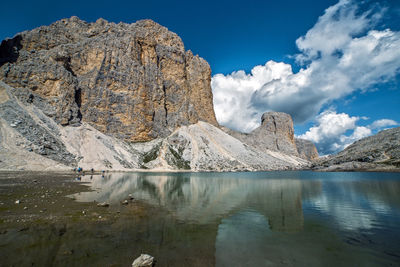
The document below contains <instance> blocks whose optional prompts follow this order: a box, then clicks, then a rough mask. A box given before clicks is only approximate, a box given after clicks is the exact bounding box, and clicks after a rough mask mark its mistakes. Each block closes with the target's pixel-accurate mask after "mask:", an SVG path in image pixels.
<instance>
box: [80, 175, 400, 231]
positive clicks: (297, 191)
mask: <svg viewBox="0 0 400 267" xmlns="http://www.w3.org/2000/svg"><path fill="white" fill-rule="evenodd" d="M306 174H307V173H306ZM309 174H310V175H309V176H306V177H304V172H302V173H301V175H303V177H300V178H299V176H298V175H297V174H296V173H290V172H289V173H286V177H287V178H282V177H281V173H276V175H274V173H272V174H271V173H268V174H265V175H262V174H260V173H258V174H257V175H252V174H246V175H237V174H216V173H210V174H198V173H197V174H196V173H173V174H170V173H164V174H154V173H125V174H124V173H116V174H109V175H106V176H105V177H101V176H93V177H89V176H84V177H83V178H82V181H86V182H89V183H90V185H91V187H92V188H93V189H95V191H92V192H84V193H80V194H77V195H75V198H76V199H77V200H78V201H85V202H90V201H98V202H109V203H118V202H120V201H121V200H123V199H124V198H126V197H127V196H128V195H129V194H132V195H133V196H134V197H135V198H136V199H138V200H141V201H145V202H147V203H149V204H152V205H157V206H161V207H164V208H166V209H168V210H169V211H171V212H172V213H173V214H174V216H176V218H177V219H178V220H181V221H185V222H194V223H198V224H204V223H210V222H219V221H220V220H221V219H223V218H227V217H229V216H231V215H233V214H235V213H237V212H241V211H245V210H249V209H250V210H253V211H255V212H257V213H258V214H261V215H262V216H264V217H265V219H266V220H267V221H268V226H269V228H270V229H271V230H273V231H282V232H296V231H299V230H301V229H302V228H303V225H304V215H303V212H304V210H306V211H307V210H309V211H311V212H314V213H319V214H321V215H322V216H326V217H327V220H332V221H334V222H335V223H336V224H337V225H336V227H338V228H341V229H342V230H348V231H355V230H359V229H371V228H374V227H380V226H382V224H386V223H387V222H386V221H383V222H382V216H397V215H398V212H399V207H400V194H399V192H400V182H399V180H396V179H395V180H387V179H383V180H379V179H359V178H358V176H357V175H356V176H354V175H352V174H349V173H338V174H336V176H335V177H334V178H333V179H332V177H331V175H332V174H329V175H330V178H329V179H321V176H324V175H320V176H319V177H318V179H315V178H313V175H315V174H314V173H309ZM395 176H396V175H395ZM397 176H398V175H397ZM397 176H396V177H397ZM277 177H278V178H277ZM307 177H308V178H307ZM310 177H311V178H310Z"/></svg>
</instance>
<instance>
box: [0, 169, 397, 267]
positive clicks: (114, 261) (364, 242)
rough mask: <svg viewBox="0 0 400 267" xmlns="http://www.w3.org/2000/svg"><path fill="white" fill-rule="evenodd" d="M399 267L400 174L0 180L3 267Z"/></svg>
mask: <svg viewBox="0 0 400 267" xmlns="http://www.w3.org/2000/svg"><path fill="white" fill-rule="evenodd" d="M142 253H145V254H149V255H152V256H153V257H154V258H155V259H156V266H229V267H231V266H400V173H378V172H346V173H344V172H343V173H340V172H312V171H280V172H278V171H277V172H238V173H212V172H210V173H190V172H184V173H150V172H143V173H106V174H105V175H101V174H93V175H91V174H87V175H83V176H80V177H79V178H78V177H77V176H76V175H75V174H67V173H64V174H63V173H37V172H1V173H0V266H131V264H132V262H133V260H134V259H135V258H137V257H138V256H140V254H142Z"/></svg>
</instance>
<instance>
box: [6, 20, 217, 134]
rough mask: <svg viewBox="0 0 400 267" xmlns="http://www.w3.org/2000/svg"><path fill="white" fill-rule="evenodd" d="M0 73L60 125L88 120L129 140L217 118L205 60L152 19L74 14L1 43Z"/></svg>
mask: <svg viewBox="0 0 400 267" xmlns="http://www.w3.org/2000/svg"><path fill="white" fill-rule="evenodd" d="M0 80H2V81H3V82H5V83H6V84H8V85H10V86H12V87H13V88H14V89H13V90H14V91H13V94H14V95H15V96H17V97H18V99H19V100H20V101H23V102H28V103H31V104H33V105H34V106H36V107H38V108H39V109H40V110H42V111H43V113H44V114H46V115H47V116H48V117H50V118H52V119H54V120H55V121H56V122H57V123H59V124H61V125H79V123H81V122H87V123H88V124H90V125H91V126H93V127H94V128H96V129H98V130H99V131H101V132H103V133H106V134H110V135H113V136H115V137H117V138H119V139H124V140H127V141H149V140H152V139H155V138H158V137H166V136H168V135H169V134H170V133H171V132H172V131H174V130H175V129H176V128H177V127H179V126H181V125H189V124H193V123H197V122H198V121H199V120H202V121H206V122H208V123H210V124H213V125H217V121H216V119H215V115H214V109H213V101H212V93H211V87H210V80H211V70H210V67H209V65H208V63H207V62H206V61H205V60H203V59H202V58H200V57H198V56H194V55H193V54H192V52H190V51H185V48H184V45H183V43H182V40H181V39H180V38H179V37H178V36H177V35H176V34H175V33H172V32H170V31H168V29H167V28H165V27H162V26H160V25H159V24H157V23H155V22H153V21H151V20H142V21H138V22H136V23H133V24H125V23H119V24H115V23H109V22H107V21H105V20H103V19H99V20H97V21H96V22H95V23H87V22H85V21H82V20H80V19H78V18H77V17H71V18H70V19H63V20H60V21H57V22H55V23H53V24H51V25H50V26H42V27H39V28H36V29H34V30H32V31H25V32H22V33H20V34H17V35H16V36H15V37H14V38H12V39H7V40H4V41H3V42H2V43H1V46H0Z"/></svg>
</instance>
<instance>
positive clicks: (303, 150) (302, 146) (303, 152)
mask: <svg viewBox="0 0 400 267" xmlns="http://www.w3.org/2000/svg"><path fill="white" fill-rule="evenodd" d="M294 141H295V143H296V148H297V153H299V157H300V158H303V159H308V160H310V161H314V160H317V159H318V158H319V155H318V150H317V148H316V147H315V145H314V143H313V142H311V141H309V140H305V139H301V138H295V139H294Z"/></svg>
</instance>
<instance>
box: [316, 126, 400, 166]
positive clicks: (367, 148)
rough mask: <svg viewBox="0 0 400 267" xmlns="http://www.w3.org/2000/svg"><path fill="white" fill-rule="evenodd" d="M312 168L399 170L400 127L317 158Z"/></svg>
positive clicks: (381, 132)
mask: <svg viewBox="0 0 400 267" xmlns="http://www.w3.org/2000/svg"><path fill="white" fill-rule="evenodd" d="M313 168H314V169H316V170H324V171H351V170H400V127H397V128H392V129H388V130H383V131H380V132H379V133H377V134H376V135H373V136H369V137H365V138H363V139H360V140H358V141H356V142H354V143H353V144H351V145H350V146H348V147H347V148H345V149H344V150H343V151H341V152H339V153H337V154H335V155H330V156H327V157H324V158H321V159H319V160H318V161H316V162H315V163H314V167H313Z"/></svg>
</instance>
